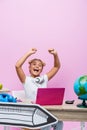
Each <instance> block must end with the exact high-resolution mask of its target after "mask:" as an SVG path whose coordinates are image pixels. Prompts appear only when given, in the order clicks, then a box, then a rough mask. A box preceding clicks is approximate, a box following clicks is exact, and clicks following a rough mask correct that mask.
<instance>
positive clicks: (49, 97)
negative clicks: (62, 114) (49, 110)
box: [36, 88, 65, 105]
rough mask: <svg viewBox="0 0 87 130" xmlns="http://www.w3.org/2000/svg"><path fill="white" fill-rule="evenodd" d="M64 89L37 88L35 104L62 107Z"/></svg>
mask: <svg viewBox="0 0 87 130" xmlns="http://www.w3.org/2000/svg"><path fill="white" fill-rule="evenodd" d="M64 92H65V88H38V91H37V98H36V104H40V105H62V103H63V98H64Z"/></svg>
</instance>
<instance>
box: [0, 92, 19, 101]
mask: <svg viewBox="0 0 87 130" xmlns="http://www.w3.org/2000/svg"><path fill="white" fill-rule="evenodd" d="M0 102H17V100H16V98H14V97H13V96H12V95H10V94H7V93H1V94H0Z"/></svg>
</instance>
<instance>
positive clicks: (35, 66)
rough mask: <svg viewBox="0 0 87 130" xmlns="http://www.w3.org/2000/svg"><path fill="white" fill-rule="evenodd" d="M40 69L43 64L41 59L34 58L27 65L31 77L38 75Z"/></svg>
mask: <svg viewBox="0 0 87 130" xmlns="http://www.w3.org/2000/svg"><path fill="white" fill-rule="evenodd" d="M42 70H43V65H42V62H41V61H39V60H34V61H33V62H31V64H30V66H29V71H30V74H31V76H32V77H37V76H39V75H40V73H41V72H42Z"/></svg>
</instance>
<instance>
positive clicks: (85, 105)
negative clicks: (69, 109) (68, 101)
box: [77, 97, 87, 108]
mask: <svg viewBox="0 0 87 130" xmlns="http://www.w3.org/2000/svg"><path fill="white" fill-rule="evenodd" d="M78 99H81V100H83V101H82V103H81V104H78V105H77V107H80V108H87V103H86V99H82V98H80V97H78Z"/></svg>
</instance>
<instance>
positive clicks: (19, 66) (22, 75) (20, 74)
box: [15, 48, 37, 83]
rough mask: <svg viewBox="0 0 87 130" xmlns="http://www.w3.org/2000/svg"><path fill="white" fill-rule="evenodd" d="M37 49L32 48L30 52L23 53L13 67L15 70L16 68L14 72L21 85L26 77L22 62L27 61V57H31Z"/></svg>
mask: <svg viewBox="0 0 87 130" xmlns="http://www.w3.org/2000/svg"><path fill="white" fill-rule="evenodd" d="M36 51H37V49H36V48H32V49H31V50H30V51H28V52H27V53H25V55H24V56H22V57H21V58H20V59H19V60H18V61H17V63H16V65H15V68H16V72H17V75H18V77H19V79H20V81H21V82H22V83H24V82H25V78H26V75H25V73H24V71H23V69H22V65H23V64H24V62H25V61H26V60H27V58H28V57H29V56H31V55H32V54H34V53H36Z"/></svg>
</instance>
